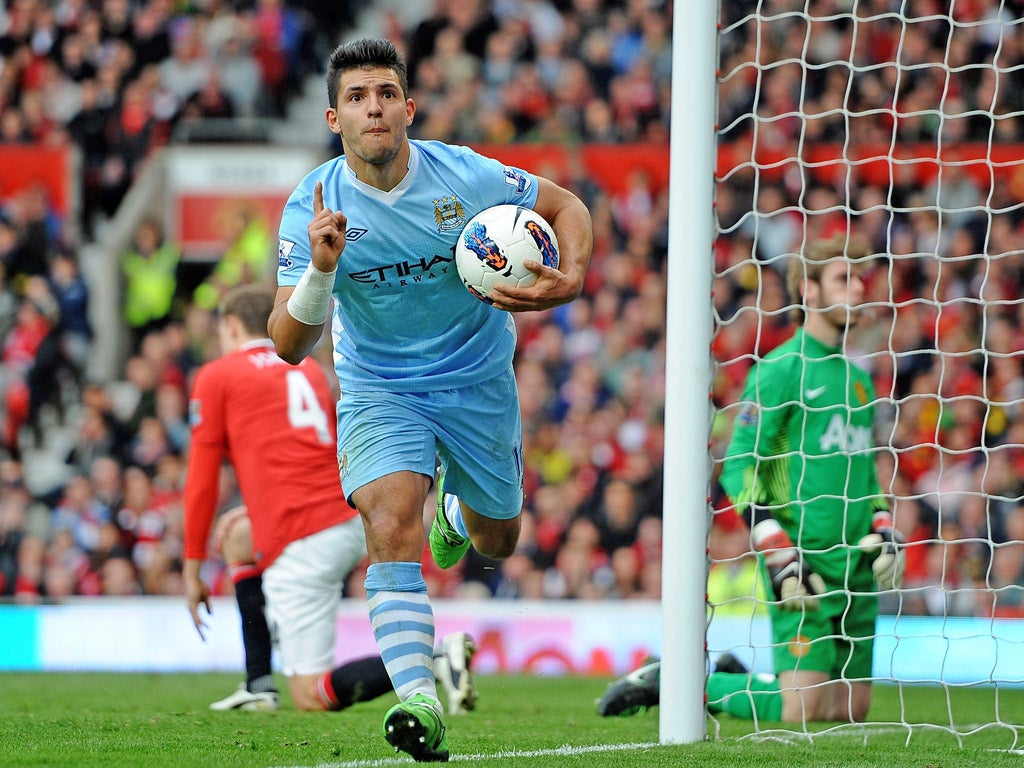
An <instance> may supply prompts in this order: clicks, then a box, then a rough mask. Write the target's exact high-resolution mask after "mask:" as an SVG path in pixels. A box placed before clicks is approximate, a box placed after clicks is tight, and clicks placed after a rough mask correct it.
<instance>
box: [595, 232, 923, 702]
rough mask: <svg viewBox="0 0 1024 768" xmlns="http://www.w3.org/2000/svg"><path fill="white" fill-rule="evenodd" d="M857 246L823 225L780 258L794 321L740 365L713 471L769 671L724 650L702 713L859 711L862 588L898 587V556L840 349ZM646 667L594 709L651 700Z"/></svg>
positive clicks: (864, 647)
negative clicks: (733, 526) (745, 550)
mask: <svg viewBox="0 0 1024 768" xmlns="http://www.w3.org/2000/svg"><path fill="white" fill-rule="evenodd" d="M867 255H868V253H867V251H866V250H865V249H863V248H862V247H860V246H859V245H857V244H855V243H854V242H852V241H849V240H847V238H846V236H845V235H837V236H836V237H834V238H832V239H829V240H816V241H812V242H809V243H808V244H806V245H805V247H804V250H803V253H802V255H801V256H800V257H794V258H792V259H791V260H790V264H789V270H788V275H787V281H786V282H787V289H788V291H789V294H790V300H791V301H792V303H793V305H794V309H793V312H794V313H795V314H796V315H797V316H798V317H799V319H800V320H801V321H802V325H801V327H800V328H799V329H798V330H797V332H796V333H795V334H794V336H793V337H792V338H791V339H789V340H788V341H786V342H784V343H783V344H781V345H780V346H779V347H778V348H776V349H775V350H773V351H772V352H771V353H770V354H768V355H767V356H766V357H765V358H764V359H763V360H762V361H760V362H759V363H758V364H757V365H755V366H754V367H753V368H752V369H751V371H750V373H749V374H748V376H747V380H746V384H745V387H744V392H743V397H742V405H741V407H740V411H739V414H738V416H737V418H736V422H735V426H734V431H733V436H732V441H731V442H730V444H729V448H728V450H727V451H726V457H725V464H724V468H723V471H722V476H721V482H722V486H723V487H724V488H725V490H726V492H727V493H728V494H729V497H730V498H731V499H732V501H733V502H734V503H735V505H736V507H737V510H738V511H739V512H740V513H741V514H743V515H744V517H745V518H746V519H747V522H748V524H749V525H750V530H751V543H752V544H753V547H754V549H755V551H757V552H758V553H759V559H760V561H761V565H762V567H761V573H762V577H763V578H764V579H765V582H766V586H768V587H769V588H770V589H771V593H772V594H773V595H774V601H773V603H772V604H771V605H770V606H769V614H770V618H771V627H772V647H773V654H774V655H773V662H774V666H775V672H776V675H775V676H774V677H773V676H758V675H754V676H750V675H748V674H746V672H745V670H743V669H742V668H741V667H738V665H737V662H736V660H735V659H734V658H732V657H731V655H730V654H726V656H725V658H724V660H723V659H719V662H718V665H717V668H716V672H714V673H712V674H711V675H710V676H709V678H708V683H707V701H708V710H709V711H711V712H712V713H716V712H722V711H724V712H728V713H729V714H732V715H734V716H737V717H747V718H756V719H759V720H772V721H778V720H782V721H786V722H810V721H820V720H824V721H847V722H849V721H861V720H864V719H865V718H866V716H867V713H868V708H869V706H870V704H871V684H870V679H871V665H872V653H873V642H874V641H873V638H874V634H875V618H876V617H877V615H878V597H877V594H876V590H878V589H882V590H885V589H896V588H898V587H899V586H900V585H901V582H902V578H903V566H904V553H903V551H902V547H901V546H900V545H901V544H902V543H903V539H902V536H901V535H900V534H899V532H897V531H896V529H895V527H894V526H893V520H892V515H891V514H890V512H889V509H888V506H887V503H886V501H885V499H884V497H883V495H882V493H881V489H880V487H879V483H878V476H877V473H876V469H875V454H876V449H875V448H874V442H873V438H872V421H873V418H874V401H875V392H874V387H873V386H872V383H871V379H870V377H869V375H868V374H867V373H866V372H865V371H864V370H862V369H861V368H859V367H857V366H856V365H855V364H854V363H853V362H851V361H850V359H849V358H848V357H846V355H845V348H846V334H847V331H848V330H849V329H850V328H852V327H854V326H855V325H856V323H857V320H858V317H859V315H860V313H859V312H858V311H857V307H858V306H859V305H860V304H861V302H862V301H863V297H864V283H863V281H862V279H861V276H860V271H861V264H862V259H863V258H864V257H865V256H867ZM658 667H659V665H658V663H657V662H654V663H653V664H649V665H647V667H644V668H641V669H639V670H636V671H634V672H632V673H630V674H629V675H627V676H626V677H624V678H622V679H620V680H619V681H617V682H615V683H613V684H612V685H611V686H610V687H609V689H608V691H607V692H606V694H605V696H604V697H603V698H602V699H601V700H600V701H599V704H598V712H599V714H604V715H613V714H631V713H632V712H636V711H640V710H642V709H644V708H645V707H647V706H651V705H652V704H656V703H657V693H658V685H659V680H658V675H659V673H660V669H659V668H658Z"/></svg>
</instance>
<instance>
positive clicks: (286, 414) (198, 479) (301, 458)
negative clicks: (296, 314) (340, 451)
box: [185, 339, 358, 568]
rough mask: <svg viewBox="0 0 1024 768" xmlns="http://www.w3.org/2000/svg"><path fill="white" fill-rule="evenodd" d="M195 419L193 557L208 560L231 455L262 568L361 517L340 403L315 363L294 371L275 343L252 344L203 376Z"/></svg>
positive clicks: (189, 498) (189, 530)
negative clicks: (340, 436)
mask: <svg viewBox="0 0 1024 768" xmlns="http://www.w3.org/2000/svg"><path fill="white" fill-rule="evenodd" d="M189 419H190V422H191V424H192V444H191V447H190V449H189V462H188V479H187V481H186V483H185V557H186V558H189V559H193V558H194V559H200V560H201V559H205V558H206V551H207V546H206V544H207V539H208V538H209V534H210V526H211V525H212V523H213V518H214V515H215V514H216V507H217V499H218V495H219V494H218V487H219V476H220V467H221V463H222V461H223V460H224V458H227V459H228V461H230V462H231V465H232V466H233V467H234V468H235V477H236V478H237V480H238V486H239V489H240V490H241V492H242V499H243V501H244V502H245V505H246V507H248V510H249V520H250V522H251V524H252V537H253V548H254V551H255V555H256V563H257V564H258V565H259V567H260V568H266V567H267V566H269V565H270V564H271V563H272V562H274V559H275V558H276V557H277V556H278V555H279V554H280V553H281V550H283V549H284V548H285V547H286V546H287V545H288V544H290V543H291V542H293V541H295V540H296V539H300V538H304V537H305V536H309V535H311V534H314V533H317V532H318V531H322V530H324V529H325V528H329V527H331V526H332V525H337V524H338V523H341V522H344V521H346V520H349V519H351V518H352V517H354V516H355V515H356V514H358V513H357V512H356V510H355V509H353V508H352V507H350V506H349V505H348V503H347V502H346V501H345V496H344V493H343V492H342V489H341V480H340V479H339V472H338V459H337V440H336V437H335V435H336V431H337V426H336V422H335V411H334V399H333V397H332V395H331V390H330V387H329V386H328V383H327V377H326V375H325V374H324V372H323V370H322V369H321V368H320V366H319V365H318V364H317V363H316V362H315V361H314V360H312V359H310V358H306V359H305V360H303V361H302V362H301V363H300V364H299V365H291V364H289V363H286V362H285V361H284V360H282V359H281V358H280V357H278V356H277V354H276V353H275V352H274V345H273V342H271V341H270V340H269V339H265V340H260V341H254V342H250V343H249V344H246V345H244V346H243V347H242V349H240V350H238V351H236V352H232V353H230V354H228V355H224V356H223V357H221V358H220V359H218V360H214V361H212V362H209V363H207V364H206V365H204V366H203V367H202V368H200V369H199V372H198V373H197V374H196V378H195V384H194V385H193V388H192V397H191V400H190V401H189Z"/></svg>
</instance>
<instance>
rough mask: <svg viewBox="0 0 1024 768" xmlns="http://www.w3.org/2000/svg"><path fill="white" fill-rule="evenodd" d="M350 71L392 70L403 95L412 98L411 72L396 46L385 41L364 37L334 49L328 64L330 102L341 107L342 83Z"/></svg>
mask: <svg viewBox="0 0 1024 768" xmlns="http://www.w3.org/2000/svg"><path fill="white" fill-rule="evenodd" d="M350 69H390V70H391V71H393V72H394V73H395V75H396V76H397V77H398V84H399V85H400V86H401V87H402V95H403V96H404V97H405V98H408V97H409V70H408V68H407V67H406V64H405V59H403V58H402V54H400V53H399V52H398V49H397V48H396V47H395V44H394V43H392V42H391V41H390V40H386V39H384V38H376V39H372V38H363V39H362V40H355V41H353V42H351V43H343V44H342V45H339V46H338V47H337V48H335V49H334V52H333V53H332V54H331V58H330V59H329V60H328V63H327V103H328V104H330V105H331V109H337V108H338V81H339V80H340V79H341V75H342V73H343V72H347V71H348V70H350Z"/></svg>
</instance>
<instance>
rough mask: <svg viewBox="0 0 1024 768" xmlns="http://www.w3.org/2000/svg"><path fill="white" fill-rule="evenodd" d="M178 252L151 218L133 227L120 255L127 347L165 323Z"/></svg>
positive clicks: (173, 289)
mask: <svg viewBox="0 0 1024 768" xmlns="http://www.w3.org/2000/svg"><path fill="white" fill-rule="evenodd" d="M180 259H181V254H180V252H179V251H178V249H177V247H175V246H174V245H173V244H172V243H171V242H169V241H167V240H166V239H165V238H164V233H163V227H162V226H161V224H160V222H159V221H157V220H156V219H155V218H146V219H144V220H143V221H142V222H141V223H140V224H139V226H138V228H137V229H136V230H135V235H134V238H133V246H132V249H131V250H129V251H128V252H127V253H125V254H124V256H122V257H121V269H122V272H123V274H124V277H125V286H124V316H125V320H127V321H128V327H129V328H130V329H131V331H132V341H131V348H132V349H133V350H137V349H138V348H139V345H140V344H141V341H142V337H143V336H144V335H145V334H146V333H147V332H148V331H150V330H152V329H154V328H160V327H162V326H163V325H164V323H166V322H167V320H168V319H169V317H170V315H171V312H172V310H173V307H174V297H175V292H176V289H177V285H178V276H177V270H178V262H179V261H180Z"/></svg>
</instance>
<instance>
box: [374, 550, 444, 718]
mask: <svg viewBox="0 0 1024 768" xmlns="http://www.w3.org/2000/svg"><path fill="white" fill-rule="evenodd" d="M365 585H366V598H367V604H368V605H369V607H370V624H371V625H372V626H373V636H374V637H375V638H376V639H377V648H378V649H379V650H380V656H381V659H383V661H384V667H385V668H386V669H387V671H388V675H389V676H390V677H391V683H392V684H393V685H394V686H395V693H397V694H398V699H399V700H400V701H408V700H409V698H411V697H412V696H414V695H415V694H417V693H420V694H423V695H424V696H427V697H429V698H431V699H434V700H437V686H436V684H435V682H434V612H433V610H432V609H431V607H430V599H429V598H428V597H427V582H426V581H424V580H423V570H422V567H421V566H420V564H419V563H374V564H372V565H371V566H370V567H369V568H367V569H366V582H365Z"/></svg>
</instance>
